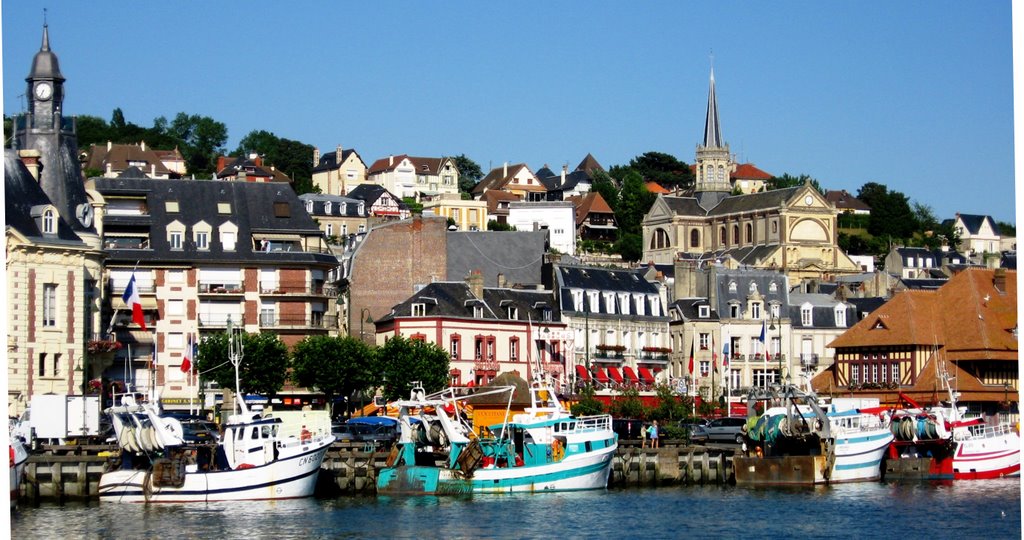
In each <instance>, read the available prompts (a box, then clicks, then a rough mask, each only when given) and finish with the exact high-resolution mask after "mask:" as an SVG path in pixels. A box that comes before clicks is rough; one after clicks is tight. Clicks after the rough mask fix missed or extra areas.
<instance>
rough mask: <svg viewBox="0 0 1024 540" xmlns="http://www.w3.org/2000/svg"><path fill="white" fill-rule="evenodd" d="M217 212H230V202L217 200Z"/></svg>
mask: <svg viewBox="0 0 1024 540" xmlns="http://www.w3.org/2000/svg"><path fill="white" fill-rule="evenodd" d="M217 213H218V214H230V213H231V203H226V202H219V203H217Z"/></svg>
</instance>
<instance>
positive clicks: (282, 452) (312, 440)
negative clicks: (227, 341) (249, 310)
mask: <svg viewBox="0 0 1024 540" xmlns="http://www.w3.org/2000/svg"><path fill="white" fill-rule="evenodd" d="M234 342H235V336H234V334H232V347H234V346H236V345H235V343H234ZM231 358H232V362H233V363H234V364H235V370H236V380H237V370H238V363H239V360H240V359H241V350H240V348H239V350H238V351H237V352H233V353H232V355H231ZM236 395H237V396H238V398H239V399H237V400H236V402H237V403H238V407H239V411H238V413H237V414H233V415H231V416H230V417H229V418H228V421H227V422H226V423H225V424H224V434H223V437H221V439H220V440H219V441H217V443H216V444H184V443H183V441H182V437H181V425H180V424H179V423H177V421H176V420H174V419H171V418H166V417H163V416H161V415H160V411H159V409H158V408H157V407H156V406H155V405H153V402H154V401H155V400H151V401H149V402H145V403H142V402H139V401H137V400H135V399H131V398H130V396H129V399H128V400H124V399H122V403H121V405H118V406H115V407H111V408H109V409H107V413H108V414H110V416H111V419H112V420H113V424H114V431H115V434H116V436H117V441H118V445H119V446H120V447H121V463H120V468H117V469H114V470H110V471H107V472H104V473H103V475H102V476H101V477H100V484H99V497H100V501H101V502H127V503H185V502H213V501H239V500H276V499H294V498H300V497H309V496H311V495H313V490H314V488H315V487H316V480H317V475H318V473H319V471H320V464H321V463H322V462H323V459H324V455H325V454H326V453H327V449H328V448H329V447H330V445H331V443H332V442H334V436H333V435H331V426H330V419H329V416H328V414H327V413H326V412H323V414H321V415H312V416H311V417H310V421H307V423H306V424H304V425H301V427H300V426H299V425H296V424H295V423H294V422H292V423H286V422H284V421H282V420H281V418H275V417H273V416H269V415H268V416H266V417H264V416H261V415H260V414H258V413H255V412H250V411H249V410H248V408H247V407H246V405H245V400H244V399H243V395H242V393H241V391H237V392H236Z"/></svg>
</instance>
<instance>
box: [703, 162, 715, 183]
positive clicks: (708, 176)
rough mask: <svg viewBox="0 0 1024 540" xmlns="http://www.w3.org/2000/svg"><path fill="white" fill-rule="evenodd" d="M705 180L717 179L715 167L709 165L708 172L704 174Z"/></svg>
mask: <svg viewBox="0 0 1024 540" xmlns="http://www.w3.org/2000/svg"><path fill="white" fill-rule="evenodd" d="M704 180H705V181H707V182H713V181H714V180H715V168H714V167H713V166H711V165H708V173H707V174H706V175H705V176H704Z"/></svg>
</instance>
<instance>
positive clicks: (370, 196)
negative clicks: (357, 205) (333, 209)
mask: <svg viewBox="0 0 1024 540" xmlns="http://www.w3.org/2000/svg"><path fill="white" fill-rule="evenodd" d="M385 193H387V194H388V195H391V197H392V198H393V199H395V200H396V201H398V207H399V208H408V207H409V206H408V205H407V204H405V203H404V202H402V199H401V198H400V197H395V195H394V194H393V193H391V192H390V191H388V190H387V189H384V186H381V185H378V184H359V185H358V186H356V187H354V188H352V190H351V191H349V192H348V195H347V196H348V198H350V199H359V200H361V201H366V206H367V207H371V206H373V205H374V204H376V202H377V200H378V199H380V198H381V197H382V196H384V194H385Z"/></svg>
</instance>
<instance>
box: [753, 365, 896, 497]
mask: <svg viewBox="0 0 1024 540" xmlns="http://www.w3.org/2000/svg"><path fill="white" fill-rule="evenodd" d="M759 403H760V404H761V405H760V406H763V407H764V413H763V414H761V415H758V414H757V413H756V412H755V411H756V410H757V409H758V407H759V405H758V404H759ZM747 410H748V411H751V413H750V414H751V416H750V417H749V418H748V422H747V431H746V433H745V440H744V443H743V445H742V447H741V452H740V453H738V454H737V455H736V456H735V457H734V458H733V470H734V472H735V476H736V484H737V485H746V486H757V485H815V484H834V483H846V482H865V481H871V480H878V479H879V478H880V477H881V463H882V459H883V457H884V456H885V452H886V449H887V448H888V447H889V443H890V442H892V439H893V436H892V433H891V432H890V431H889V425H888V417H887V416H886V415H884V414H883V415H879V414H872V413H868V412H864V411H862V410H860V409H856V408H854V409H842V408H839V407H837V406H835V405H834V404H830V405H827V406H826V407H823V406H822V403H821V401H820V400H819V398H818V396H817V395H815V394H814V393H812V392H804V391H801V390H800V389H798V388H797V387H795V386H792V385H782V386H776V387H772V388H767V389H754V390H752V391H751V394H750V397H749V402H748V408H747Z"/></svg>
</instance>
